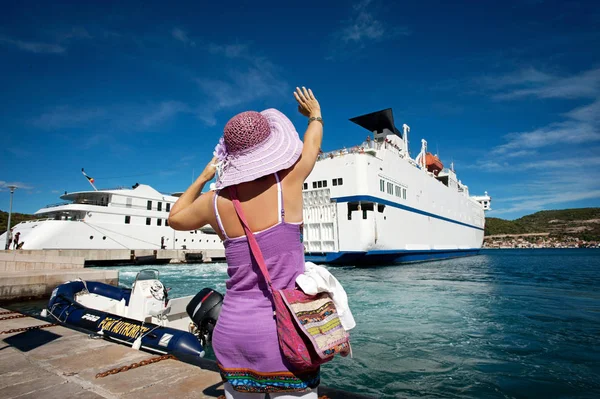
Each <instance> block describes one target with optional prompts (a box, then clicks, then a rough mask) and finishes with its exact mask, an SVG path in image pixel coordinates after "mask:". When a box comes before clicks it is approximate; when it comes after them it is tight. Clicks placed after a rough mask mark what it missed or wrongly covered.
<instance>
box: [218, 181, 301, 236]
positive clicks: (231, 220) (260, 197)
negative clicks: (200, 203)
mask: <svg viewBox="0 0 600 399" xmlns="http://www.w3.org/2000/svg"><path fill="white" fill-rule="evenodd" d="M289 172H290V170H287V171H281V172H279V173H278V176H279V179H280V180H281V188H282V194H283V195H282V196H283V209H284V210H285V221H286V222H287V223H293V224H301V223H302V185H301V184H298V183H296V182H295V181H292V179H288V178H287V177H288V175H289ZM237 191H238V198H239V200H240V203H241V205H242V210H243V211H244V214H245V216H246V220H247V221H248V225H249V226H250V229H251V230H252V231H253V232H260V231H264V230H267V229H268V228H270V227H272V226H275V225H276V224H277V223H279V221H280V218H279V212H280V211H279V210H278V209H279V206H278V203H279V195H278V191H277V179H276V177H275V175H268V176H265V177H263V178H261V179H257V180H255V181H252V182H248V183H242V184H239V185H238V186H237ZM215 195H218V197H217V206H218V212H219V216H220V221H221V224H222V226H223V230H224V231H225V234H223V233H222V231H221V229H220V226H219V222H218V221H217V219H216V215H215V217H214V218H212V219H213V220H211V222H212V223H211V225H212V227H213V228H214V229H215V231H218V232H220V233H221V238H222V239H223V240H224V239H226V238H227V237H229V238H231V237H241V236H243V235H244V229H243V228H242V225H241V223H240V220H239V218H238V216H237V214H236V213H235V209H234V208H233V203H232V202H231V197H230V195H229V190H227V189H224V190H221V191H219V192H218V194H215Z"/></svg>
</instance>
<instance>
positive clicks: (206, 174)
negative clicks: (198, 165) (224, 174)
mask: <svg viewBox="0 0 600 399" xmlns="http://www.w3.org/2000/svg"><path fill="white" fill-rule="evenodd" d="M218 161H219V160H218V159H217V157H214V158H213V159H211V161H210V162H209V163H208V165H206V167H205V168H204V170H203V171H202V173H201V174H200V176H199V177H200V178H201V179H203V180H204V181H210V180H212V179H213V177H215V172H216V171H217V168H216V164H217V162H218Z"/></svg>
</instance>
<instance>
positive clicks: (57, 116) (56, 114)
mask: <svg viewBox="0 0 600 399" xmlns="http://www.w3.org/2000/svg"><path fill="white" fill-rule="evenodd" d="M105 115H107V112H106V109H104V108H102V107H90V108H78V107H72V106H68V105H64V106H58V107H54V108H52V109H50V110H48V111H46V112H44V113H43V114H41V115H40V116H39V117H37V118H35V119H34V120H33V124H34V125H35V126H37V127H39V128H42V129H48V130H54V129H64V128H73V127H79V126H82V125H84V124H85V123H87V122H89V121H92V120H97V119H99V118H102V117H104V116H105Z"/></svg>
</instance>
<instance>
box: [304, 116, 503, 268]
mask: <svg viewBox="0 0 600 399" xmlns="http://www.w3.org/2000/svg"><path fill="white" fill-rule="evenodd" d="M350 120H351V121H352V122H354V123H356V124H357V125H359V126H361V127H363V128H365V129H366V130H368V131H369V132H370V133H369V136H368V137H367V139H366V141H365V142H363V143H362V144H360V145H358V146H355V147H353V148H349V149H346V148H343V149H341V150H337V151H332V152H329V153H323V154H320V155H319V159H318V161H317V163H316V165H315V168H314V169H313V171H312V173H311V174H310V176H309V177H308V179H307V181H306V182H305V183H304V190H303V200H304V228H303V242H304V247H305V253H306V259H307V260H309V261H313V262H316V263H330V264H348V265H369V264H376V265H385V264H395V263H404V262H414V261H425V260H434V259H443V258H453V257H460V256H468V255H475V254H477V253H478V252H479V250H480V249H481V246H482V243H483V234H484V227H485V211H487V210H490V205H491V197H490V196H489V195H488V194H487V192H486V193H485V195H482V196H470V195H469V188H468V187H467V185H465V184H463V183H462V182H461V181H460V180H459V179H458V177H457V175H456V172H455V171H454V168H453V167H450V168H445V167H444V165H443V164H442V162H441V161H440V159H439V158H438V157H437V156H436V155H434V154H432V153H430V152H428V151H427V142H426V141H425V140H421V151H420V153H419V154H418V155H417V156H416V157H415V159H412V158H411V157H410V153H409V149H408V133H409V132H410V128H409V126H408V125H406V124H404V125H403V131H402V132H400V131H399V130H398V129H397V128H396V126H395V124H394V116H393V113H392V110H391V109H389V108H388V109H385V110H382V111H378V112H373V113H370V114H366V115H362V116H358V117H355V118H352V119H350Z"/></svg>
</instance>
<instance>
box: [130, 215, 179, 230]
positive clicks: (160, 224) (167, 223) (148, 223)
mask: <svg viewBox="0 0 600 399" xmlns="http://www.w3.org/2000/svg"><path fill="white" fill-rule="evenodd" d="M164 221H165V226H167V227H168V226H169V219H164ZM125 224H131V216H125ZM151 224H152V218H146V225H147V226H150V225H151ZM156 225H157V226H162V225H163V219H156Z"/></svg>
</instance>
